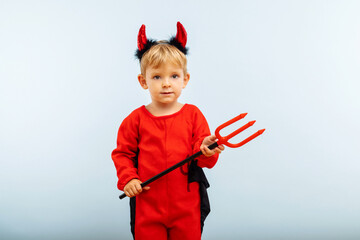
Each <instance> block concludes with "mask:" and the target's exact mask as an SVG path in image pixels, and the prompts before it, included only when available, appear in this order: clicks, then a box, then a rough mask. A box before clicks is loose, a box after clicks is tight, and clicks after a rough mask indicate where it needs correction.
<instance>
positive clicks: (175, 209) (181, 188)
mask: <svg viewBox="0 0 360 240" xmlns="http://www.w3.org/2000/svg"><path fill="white" fill-rule="evenodd" d="M177 171H180V170H179V169H177V170H175V171H174V172H173V173H170V174H169V176H168V177H169V178H172V179H171V180H172V181H174V180H175V179H176V180H177V183H178V184H175V185H174V184H169V182H167V181H168V180H169V179H168V178H167V177H164V178H163V179H159V180H158V182H154V184H152V185H151V186H150V187H151V189H150V190H149V191H144V192H143V193H141V194H140V195H138V196H137V197H136V208H135V240H200V239H201V221H200V196H199V184H198V183H197V182H193V183H190V184H188V183H187V178H186V177H181V180H180V178H178V176H181V175H182V174H180V175H179V172H177ZM174 178H175V179H174ZM182 181H184V182H182ZM180 182H182V183H180ZM175 186H176V187H175ZM174 188H175V189H174Z"/></svg>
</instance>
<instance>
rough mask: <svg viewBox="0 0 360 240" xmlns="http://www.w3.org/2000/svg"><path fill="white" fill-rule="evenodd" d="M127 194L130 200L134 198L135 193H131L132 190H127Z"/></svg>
mask: <svg viewBox="0 0 360 240" xmlns="http://www.w3.org/2000/svg"><path fill="white" fill-rule="evenodd" d="M125 194H126V196H128V197H130V198H131V197H133V196H134V193H133V192H132V191H131V189H129V190H127V191H126V192H125Z"/></svg>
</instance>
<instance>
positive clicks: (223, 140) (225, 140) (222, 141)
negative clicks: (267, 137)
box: [120, 113, 265, 199]
mask: <svg viewBox="0 0 360 240" xmlns="http://www.w3.org/2000/svg"><path fill="white" fill-rule="evenodd" d="M246 115H247V113H242V114H240V115H239V116H237V117H235V118H233V119H231V120H229V121H227V122H225V123H223V124H221V125H220V126H219V127H217V128H216V130H215V136H216V137H217V139H218V141H217V142H214V143H213V144H211V145H209V146H208V148H209V149H214V148H216V147H217V146H219V145H225V146H228V147H231V148H238V147H241V146H243V145H244V144H246V143H248V142H250V141H251V140H253V139H254V138H256V137H258V136H259V135H261V134H262V133H263V132H264V131H265V129H261V130H258V131H257V132H256V133H254V134H253V135H251V136H250V137H248V138H246V139H244V140H243V141H241V142H239V143H236V144H233V143H229V139H231V138H233V137H234V136H236V135H238V134H239V133H241V132H242V131H244V130H245V129H247V128H249V127H251V126H252V125H254V123H255V122H256V121H255V120H254V121H250V122H248V123H247V124H245V125H244V126H242V127H240V128H239V129H237V130H235V131H234V132H232V133H230V134H229V135H227V136H225V137H223V136H221V135H220V130H222V129H224V128H225V127H227V126H229V125H231V124H233V123H234V122H237V121H239V120H240V119H242V118H244V117H245V116H246ZM202 154H203V153H202V152H201V151H199V152H197V153H195V154H194V155H191V156H190V157H188V158H186V159H184V160H182V161H181V162H179V163H177V164H175V165H174V166H172V167H170V168H168V169H166V170H164V171H163V172H161V173H159V174H157V175H156V176H154V177H152V178H150V179H148V180H147V181H145V182H143V183H141V187H145V186H147V185H149V184H150V183H152V182H154V181H155V180H157V179H159V178H161V177H162V176H164V175H166V174H168V173H169V172H171V171H173V170H175V169H177V168H179V167H181V166H182V165H184V164H185V163H187V162H190V161H192V160H194V159H196V158H197V157H199V156H200V155H202ZM125 197H126V194H125V193H123V194H122V195H120V199H123V198H125Z"/></svg>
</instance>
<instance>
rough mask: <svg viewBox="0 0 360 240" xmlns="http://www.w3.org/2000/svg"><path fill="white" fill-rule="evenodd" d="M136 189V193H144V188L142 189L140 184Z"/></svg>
mask: <svg viewBox="0 0 360 240" xmlns="http://www.w3.org/2000/svg"><path fill="white" fill-rule="evenodd" d="M135 189H136V191H137V192H138V193H141V192H142V187H141V185H140V183H138V184H136V185H135Z"/></svg>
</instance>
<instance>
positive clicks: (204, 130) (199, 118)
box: [192, 108, 219, 168]
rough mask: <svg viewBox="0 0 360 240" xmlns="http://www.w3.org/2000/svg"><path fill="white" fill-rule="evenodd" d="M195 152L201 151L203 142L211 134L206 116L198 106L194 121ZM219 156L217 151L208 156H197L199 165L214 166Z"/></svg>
mask: <svg viewBox="0 0 360 240" xmlns="http://www.w3.org/2000/svg"><path fill="white" fill-rule="evenodd" d="M193 124H194V125H193V139H192V140H193V144H192V145H193V146H194V147H193V153H196V152H198V151H200V146H201V143H202V142H203V140H204V138H205V137H207V136H209V135H211V132H210V128H209V125H208V123H207V121H206V119H205V117H204V115H203V114H202V113H201V112H200V110H199V109H198V108H196V111H195V116H194V122H193ZM218 158H219V154H218V153H215V154H214V155H212V156H211V157H206V156H204V155H201V156H200V157H198V158H197V160H198V166H199V167H202V168H203V167H207V168H212V167H213V166H215V164H216V162H217V160H218Z"/></svg>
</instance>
